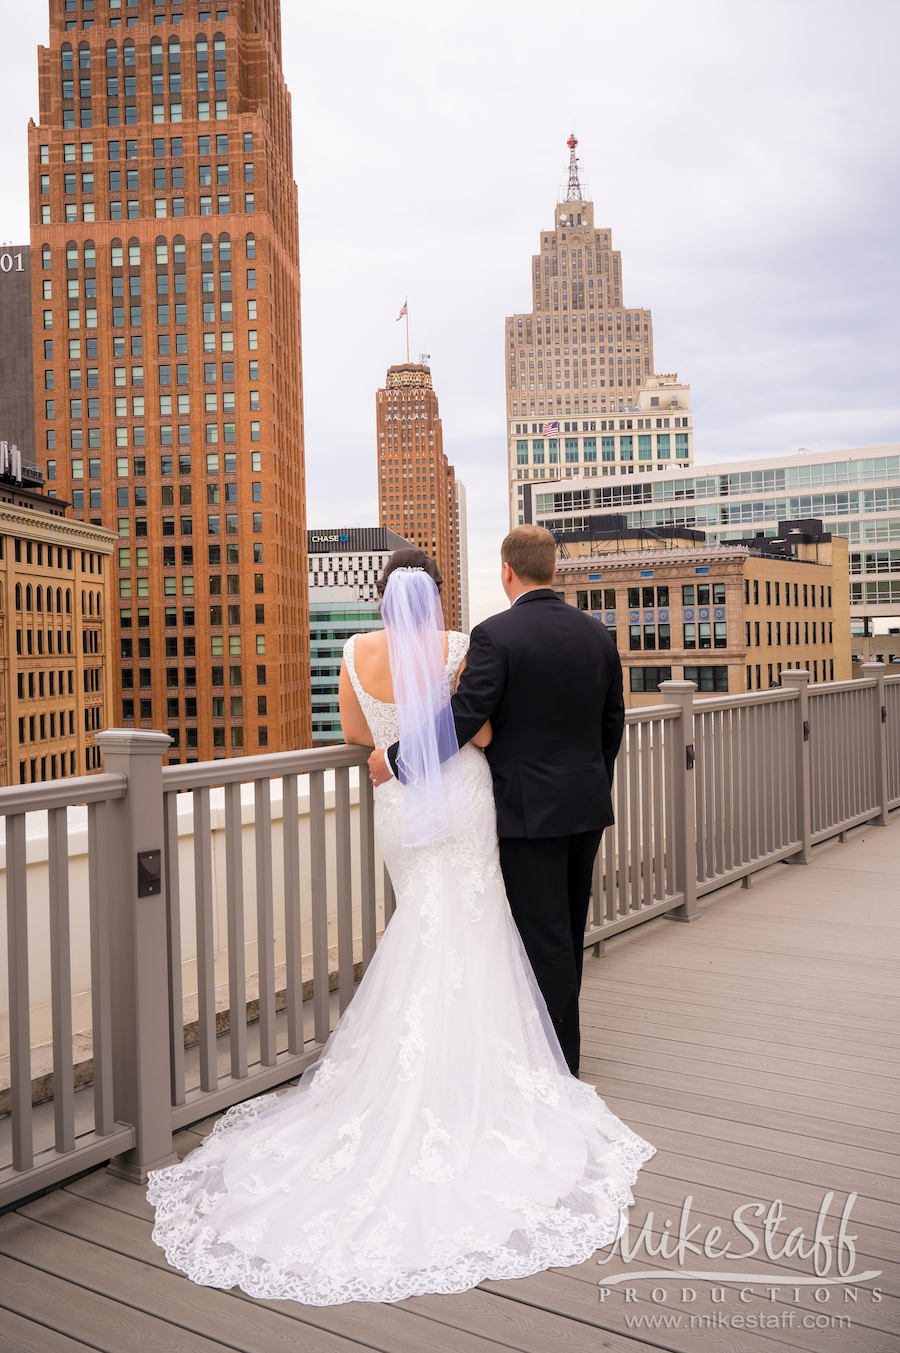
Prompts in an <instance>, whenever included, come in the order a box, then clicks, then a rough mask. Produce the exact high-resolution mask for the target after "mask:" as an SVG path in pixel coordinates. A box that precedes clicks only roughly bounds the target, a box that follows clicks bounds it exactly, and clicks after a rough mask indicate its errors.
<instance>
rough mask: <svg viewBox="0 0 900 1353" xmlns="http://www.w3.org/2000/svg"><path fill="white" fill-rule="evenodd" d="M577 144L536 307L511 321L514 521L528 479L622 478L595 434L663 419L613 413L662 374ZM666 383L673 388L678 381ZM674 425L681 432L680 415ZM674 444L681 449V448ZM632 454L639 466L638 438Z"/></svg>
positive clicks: (536, 277) (534, 266) (646, 315)
mask: <svg viewBox="0 0 900 1353" xmlns="http://www.w3.org/2000/svg"><path fill="white" fill-rule="evenodd" d="M577 144H578V142H577V141H576V139H575V136H574V135H572V136H571V137H570V138H569V141H568V145H569V150H570V158H569V183H568V190H567V193H566V199H565V201H563V202H560V203H559V204H558V205H557V207H556V212H555V216H554V223H553V226H552V228H551V229H549V230H545V231H543V232H542V234H541V238H540V245H539V250H538V252H537V253H536V254H534V255H533V257H532V262H531V283H530V287H531V300H532V309H531V311H530V312H527V313H522V314H518V315H512V316H510V317H509V318H508V319H507V320H506V358H507V371H506V417H507V431H508V453H509V495H510V496H509V513H510V523H511V524H512V525H516V524H517V523H518V521H519V520H520V518H521V517H522V509H523V502H522V499H523V481H524V480H528V479H531V480H534V479H559V478H573V477H581V478H585V479H593V478H597V477H598V475H600V476H602V475H604V474H609V473H614V471H613V470H611V469H610V468H606V469H604V468H603V460H604V458H605V456H611V457H612V459H613V460H616V459H617V456H616V451H617V449H618V448H617V447H615V446H613V444H612V439H611V438H609V437H608V438H607V439H606V442H608V443H609V445H608V446H605V445H604V439H603V438H602V436H601V437H600V438H599V439H598V437H597V435H596V434H597V433H601V434H602V433H603V432H607V433H611V432H612V431H613V429H614V428H615V430H616V431H620V430H625V431H631V429H632V427H634V428H635V429H637V425H638V421H639V422H640V427H641V429H643V428H644V424H645V423H646V425H647V428H648V429H649V428H650V426H651V421H652V422H653V423H654V425H655V421H656V420H655V418H654V419H653V420H651V419H645V418H643V417H642V418H641V419H640V420H637V419H632V420H631V421H628V420H627V419H621V418H616V419H613V418H611V417H610V415H612V414H623V413H625V412H626V411H631V412H633V411H634V410H635V409H636V406H637V402H638V392H639V390H640V389H641V386H642V385H643V384H644V382H645V381H646V379H647V377H648V376H650V375H651V374H652V373H653V369H654V368H653V320H652V317H651V314H650V311H649V310H647V309H644V308H642V307H638V308H635V307H633V306H629V305H628V304H627V302H626V300H625V282H624V275H623V269H622V256H621V254H620V253H619V251H618V250H616V249H615V248H614V247H613V237H612V230H611V229H610V227H609V226H603V227H598V226H596V225H595V224H594V204H593V202H590V201H587V200H585V198H584V196H583V194H582V188H581V184H580V181H579V171H578V160H577V157H576V154H575V148H576V146H577ZM662 379H664V380H665V381H667V382H674V380H675V377H665V378H662ZM664 397H665V396H664ZM666 404H667V406H668V404H669V399H668V398H667V399H666ZM653 407H654V408H656V407H657V402H654V404H653ZM660 407H661V406H660ZM685 407H687V404H686V403H685ZM670 416H671V415H670ZM620 422H621V425H622V426H621V429H620V428H619V423H620ZM626 424H627V426H626ZM688 425H689V419H688V418H687V417H686V416H685V418H684V427H688ZM668 426H669V421H668V419H667V420H666V427H668ZM672 426H673V427H674V426H677V427H679V428H680V427H681V426H682V415H681V414H680V413H679V414H678V415H677V423H676V422H675V419H674V418H673V420H672ZM645 437H646V439H647V443H648V446H649V445H650V439H649V436H648V435H647V434H646V433H645ZM664 445H665V444H664V443H663V446H664ZM670 446H671V448H672V449H673V450H674V443H671V442H670ZM627 449H628V448H627V447H626V450H627ZM633 449H634V459H635V461H637V459H638V455H639V451H638V446H637V442H636V441H635V446H634V448H633ZM642 449H645V450H646V448H642ZM656 449H657V448H656V447H655V446H654V447H653V450H654V452H655V451H656ZM654 460H655V455H654ZM598 466H599V467H600V468H598ZM634 468H635V467H634V466H632V465H630V463H629V464H626V465H625V467H624V468H623V469H622V470H621V473H623V474H624V473H634ZM637 468H638V470H639V472H641V473H643V472H644V471H643V470H641V467H640V466H638V467H637ZM651 468H652V467H651ZM658 468H664V466H663V464H662V463H660V465H659V467H658ZM644 469H646V467H644Z"/></svg>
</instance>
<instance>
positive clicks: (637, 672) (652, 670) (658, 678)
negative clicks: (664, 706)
mask: <svg viewBox="0 0 900 1353" xmlns="http://www.w3.org/2000/svg"><path fill="white" fill-rule="evenodd" d="M629 672H630V677H631V690H632V691H633V692H648V691H657V690H658V689H659V685H660V682H662V681H671V680H672V669H671V667H631V668H629Z"/></svg>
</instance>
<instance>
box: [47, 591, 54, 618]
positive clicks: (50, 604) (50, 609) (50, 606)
mask: <svg viewBox="0 0 900 1353" xmlns="http://www.w3.org/2000/svg"><path fill="white" fill-rule="evenodd" d="M47 614H48V615H52V614H53V588H52V587H48V588H47Z"/></svg>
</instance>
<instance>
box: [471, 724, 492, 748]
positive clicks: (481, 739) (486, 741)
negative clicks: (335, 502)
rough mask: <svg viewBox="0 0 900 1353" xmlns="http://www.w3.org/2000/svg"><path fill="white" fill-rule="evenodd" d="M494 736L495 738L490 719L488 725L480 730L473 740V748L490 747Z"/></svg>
mask: <svg viewBox="0 0 900 1353" xmlns="http://www.w3.org/2000/svg"><path fill="white" fill-rule="evenodd" d="M493 736H494V730H493V728H491V721H490V719H488V721H487V723H486V724H485V725H484V727H483V728H479V730H478V732H477V733H476V734H475V736H474V738H473V739H472V746H473V747H489V746H490V742H491V738H492V737H493Z"/></svg>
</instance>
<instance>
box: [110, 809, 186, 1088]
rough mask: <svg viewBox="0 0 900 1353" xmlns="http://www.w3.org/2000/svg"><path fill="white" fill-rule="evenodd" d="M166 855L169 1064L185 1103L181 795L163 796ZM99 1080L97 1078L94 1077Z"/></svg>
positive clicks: (172, 1080)
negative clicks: (180, 856)
mask: <svg viewBox="0 0 900 1353" xmlns="http://www.w3.org/2000/svg"><path fill="white" fill-rule="evenodd" d="M163 830H164V834H165V858H166V935H167V945H168V978H169V1059H170V1060H169V1066H170V1077H171V1082H172V1103H173V1104H183V1103H184V1097H185V1082H184V987H183V985H182V976H181V878H180V876H179V872H178V795H177V794H174V793H168V794H165V795H164V796H163ZM95 1079H96V1077H95Z"/></svg>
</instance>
